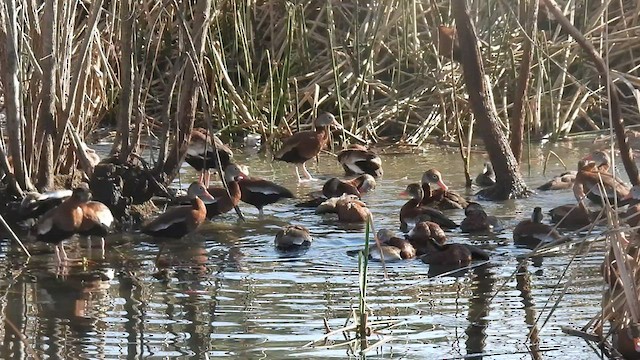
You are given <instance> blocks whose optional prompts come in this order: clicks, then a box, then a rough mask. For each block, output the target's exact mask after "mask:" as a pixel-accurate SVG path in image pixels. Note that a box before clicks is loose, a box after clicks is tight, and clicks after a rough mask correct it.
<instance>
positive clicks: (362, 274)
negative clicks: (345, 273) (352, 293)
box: [357, 218, 372, 350]
mask: <svg viewBox="0 0 640 360" xmlns="http://www.w3.org/2000/svg"><path fill="white" fill-rule="evenodd" d="M371 225H372V224H371V218H369V219H368V220H367V226H366V228H365V236H364V249H363V250H362V251H361V252H360V254H359V256H358V275H359V280H360V281H359V285H360V294H359V300H360V301H359V306H358V316H359V324H358V331H357V334H358V336H359V338H360V349H361V350H362V349H366V348H367V327H368V325H367V280H368V274H367V270H368V267H369V237H370V235H371V234H370V232H371Z"/></svg>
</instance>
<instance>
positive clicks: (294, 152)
mask: <svg viewBox="0 0 640 360" xmlns="http://www.w3.org/2000/svg"><path fill="white" fill-rule="evenodd" d="M309 159H311V158H310V157H306V156H302V155H301V154H300V153H299V152H298V149H295V148H294V149H291V150H290V151H287V152H286V153H284V154H282V156H281V157H279V158H276V160H281V161H286V162H289V163H294V164H302V163H304V162H306V161H307V160H309Z"/></svg>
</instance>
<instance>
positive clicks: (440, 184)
mask: <svg viewBox="0 0 640 360" xmlns="http://www.w3.org/2000/svg"><path fill="white" fill-rule="evenodd" d="M437 184H438V186H440V189H442V190H444V191H447V190H449V187H448V186H447V184H445V183H444V182H443V181H442V180H438V183H437Z"/></svg>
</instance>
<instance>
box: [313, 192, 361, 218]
mask: <svg viewBox="0 0 640 360" xmlns="http://www.w3.org/2000/svg"><path fill="white" fill-rule="evenodd" d="M359 199H360V198H359V197H358V196H357V195H352V194H342V196H336V197H332V198H330V199H327V200H325V201H323V202H322V203H320V205H318V207H317V208H316V214H337V213H338V201H346V202H349V201H355V200H359Z"/></svg>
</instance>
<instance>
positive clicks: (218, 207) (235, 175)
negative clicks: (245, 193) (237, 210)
mask: <svg viewBox="0 0 640 360" xmlns="http://www.w3.org/2000/svg"><path fill="white" fill-rule="evenodd" d="M244 177H245V175H244V173H243V172H242V170H241V169H240V166H238V165H237V164H229V165H227V167H225V168H224V178H225V180H226V182H227V187H228V188H229V192H228V193H227V190H226V189H225V188H224V187H221V186H210V187H209V188H208V189H207V191H208V192H209V194H211V195H212V196H213V197H214V198H215V199H214V200H209V201H204V204H205V206H206V207H207V218H209V219H211V218H212V217H214V216H217V215H220V214H224V213H227V212H229V211H231V210H232V209H233V208H234V207H236V206H237V205H238V203H240V199H241V198H242V190H241V189H240V184H239V183H238V182H239V181H240V180H242V179H244Z"/></svg>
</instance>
